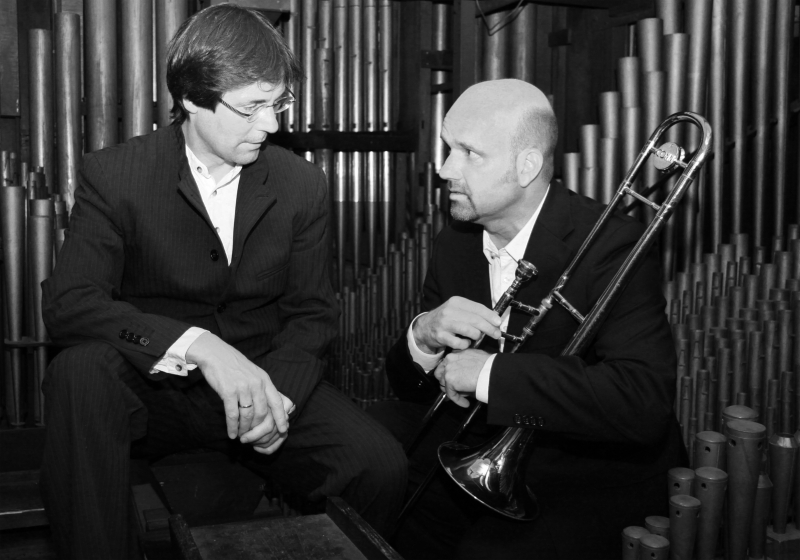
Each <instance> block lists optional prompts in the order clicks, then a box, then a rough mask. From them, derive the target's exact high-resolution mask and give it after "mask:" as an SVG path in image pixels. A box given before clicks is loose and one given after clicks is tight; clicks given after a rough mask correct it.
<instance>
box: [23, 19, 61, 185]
mask: <svg viewBox="0 0 800 560" xmlns="http://www.w3.org/2000/svg"><path fill="white" fill-rule="evenodd" d="M52 45H53V41H52V38H51V33H50V31H49V30H47V29H31V30H30V31H29V32H28V48H29V49H30V51H29V52H30V62H29V71H30V80H29V91H30V123H31V124H30V126H31V165H33V166H34V167H41V168H42V169H43V171H44V175H45V181H46V183H47V186H48V188H49V189H52V188H53V186H54V185H55V184H56V183H55V176H54V166H53V148H54V147H53V133H54V131H53V66H52V64H51V58H50V57H51V53H52V50H53V46H52Z"/></svg>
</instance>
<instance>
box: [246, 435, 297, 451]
mask: <svg viewBox="0 0 800 560" xmlns="http://www.w3.org/2000/svg"><path fill="white" fill-rule="evenodd" d="M288 435H289V434H287V433H283V434H279V435H278V438H277V439H276V440H275V441H274V442H272V443H271V444H270V445H269V446H267V447H262V446H258V447H253V449H255V450H256V451H257V452H258V453H262V454H263V455H272V454H273V453H275V452H276V451H277V450H278V449H279V448H280V446H281V445H283V442H284V441H286V437H287V436H288Z"/></svg>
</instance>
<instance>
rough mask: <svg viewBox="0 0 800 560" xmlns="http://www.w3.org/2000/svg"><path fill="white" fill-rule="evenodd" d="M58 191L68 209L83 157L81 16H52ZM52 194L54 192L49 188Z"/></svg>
mask: <svg viewBox="0 0 800 560" xmlns="http://www.w3.org/2000/svg"><path fill="white" fill-rule="evenodd" d="M54 18H55V36H56V92H57V95H56V104H57V110H56V115H57V129H58V138H57V141H56V142H57V143H56V146H57V149H56V159H57V161H58V189H57V192H58V193H59V194H61V196H62V197H63V199H64V200H65V201H66V202H67V204H68V206H69V207H70V208H71V207H72V204H73V200H74V199H73V193H74V192H75V189H76V188H77V186H78V166H79V165H80V159H81V156H82V154H83V149H82V144H83V142H82V138H81V128H82V127H81V124H82V123H81V17H80V15H78V14H76V13H73V12H59V13H57V14H55V16H54ZM53 190H54V191H55V190H56V189H53Z"/></svg>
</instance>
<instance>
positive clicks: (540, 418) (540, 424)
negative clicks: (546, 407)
mask: <svg viewBox="0 0 800 560" xmlns="http://www.w3.org/2000/svg"><path fill="white" fill-rule="evenodd" d="M536 425H537V426H539V427H540V428H543V427H544V418H542V417H541V416H539V418H537V419H536Z"/></svg>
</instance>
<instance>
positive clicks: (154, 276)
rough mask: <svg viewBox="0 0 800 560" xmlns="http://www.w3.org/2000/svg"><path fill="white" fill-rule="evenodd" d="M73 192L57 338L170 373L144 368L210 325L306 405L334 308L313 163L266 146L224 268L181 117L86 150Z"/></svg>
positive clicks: (47, 289)
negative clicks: (193, 329)
mask: <svg viewBox="0 0 800 560" xmlns="http://www.w3.org/2000/svg"><path fill="white" fill-rule="evenodd" d="M75 195H76V203H75V206H74V208H73V211H72V216H71V218H70V227H69V230H68V231H67V234H66V240H65V242H64V246H63V249H62V250H61V252H60V253H59V255H58V263H57V265H56V268H55V271H54V273H53V276H52V278H50V279H49V280H47V281H46V282H44V284H43V314H44V319H45V322H46V324H47V328H48V332H49V334H50V336H51V338H52V339H53V340H54V341H55V342H56V343H57V344H59V345H63V346H71V345H75V344H79V343H81V342H83V341H90V340H100V341H104V342H107V343H109V344H111V345H113V346H114V347H115V348H117V349H118V350H119V351H120V352H121V353H122V354H123V355H124V357H125V358H126V359H127V360H128V361H130V362H131V363H132V364H133V365H134V366H135V367H136V368H137V369H138V370H139V371H141V372H142V373H143V375H146V376H148V377H150V378H154V379H163V378H165V377H166V376H167V375H168V374H154V375H153V374H149V373H147V371H148V369H149V368H150V367H151V366H152V365H153V364H154V363H155V362H156V361H157V360H158V359H159V357H160V356H162V355H163V354H164V352H165V351H166V350H167V349H168V348H169V347H170V346H171V345H172V344H173V343H174V342H175V341H176V340H177V339H178V338H179V337H180V336H181V335H182V334H183V333H184V332H185V331H186V329H188V328H189V327H190V326H198V327H202V328H204V329H207V330H209V331H211V332H213V333H215V334H217V335H218V336H220V337H221V338H222V339H224V340H225V341H227V342H228V343H229V344H231V345H233V346H234V347H236V348H237V349H238V350H240V351H241V352H242V353H243V354H244V355H245V356H247V357H248V358H249V359H251V360H253V361H256V360H257V361H258V363H259V365H261V366H262V367H264V369H265V370H266V371H267V372H268V373H269V375H270V377H271V378H272V380H273V382H274V383H275V385H276V386H277V388H278V390H280V391H281V392H282V393H284V394H285V395H287V396H288V397H289V398H290V399H292V401H293V402H294V403H295V404H296V405H297V412H298V413H299V411H300V410H301V409H302V407H303V404H304V403H305V401H306V399H307V397H308V395H309V394H310V393H311V391H312V390H313V388H314V387H315V386H316V385H317V383H318V382H319V380H320V379H321V377H322V374H323V364H322V362H321V360H320V357H321V355H322V353H323V352H324V350H325V348H326V346H327V345H328V343H329V341H330V340H331V339H332V338H333V336H334V335H335V330H336V324H337V317H338V309H337V306H336V300H335V297H334V294H333V290H332V288H331V286H330V280H329V274H328V261H329V241H328V224H327V216H328V212H327V209H328V202H327V192H326V186H325V180H324V177H323V174H322V173H321V172H320V170H319V169H318V168H316V167H315V166H314V165H312V164H309V163H308V162H306V161H305V160H303V159H302V158H299V157H297V156H295V155H294V154H292V153H291V152H288V151H286V150H283V149H281V148H279V147H276V146H272V145H267V146H266V147H265V148H264V149H263V150H262V152H261V153H260V155H259V158H258V160H257V161H256V162H254V163H252V164H250V165H248V166H246V167H245V168H244V169H243V170H242V174H241V177H240V182H239V191H238V196H237V200H236V221H235V226H234V241H233V258H232V261H231V263H230V266H229V265H228V262H227V260H226V258H225V252H224V249H223V247H222V242H221V241H220V239H219V237H218V235H217V233H216V231H215V229H214V227H213V226H212V224H211V221H210V219H209V217H208V214H207V212H206V210H205V207H204V205H203V202H202V200H201V198H200V193H199V191H198V188H197V185H196V184H195V182H194V179H193V178H192V174H191V171H190V169H189V164H188V161H187V158H186V153H185V144H184V138H183V133H182V131H181V129H180V127H179V126H176V125H173V126H169V127H165V128H162V129H159V130H158V131H156V132H154V133H152V134H148V135H146V136H141V137H138V138H134V139H132V140H130V141H129V142H127V143H125V144H122V145H119V146H115V147H113V148H108V149H104V150H101V151H99V152H96V153H92V154H88V155H87V156H86V157H85V158H84V162H83V169H82V173H81V177H80V185H79V187H78V189H77V191H76V193H75ZM123 331H127V332H128V333H133V336H131V337H125V336H123V335H124V332H123ZM121 333H122V334H121ZM136 337H139V338H136ZM129 338H131V339H132V340H129ZM191 377H192V378H194V379H197V378H198V377H199V374H198V373H196V370H195V373H193V374H192V376H191ZM170 378H171V379H174V377H172V376H170Z"/></svg>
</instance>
